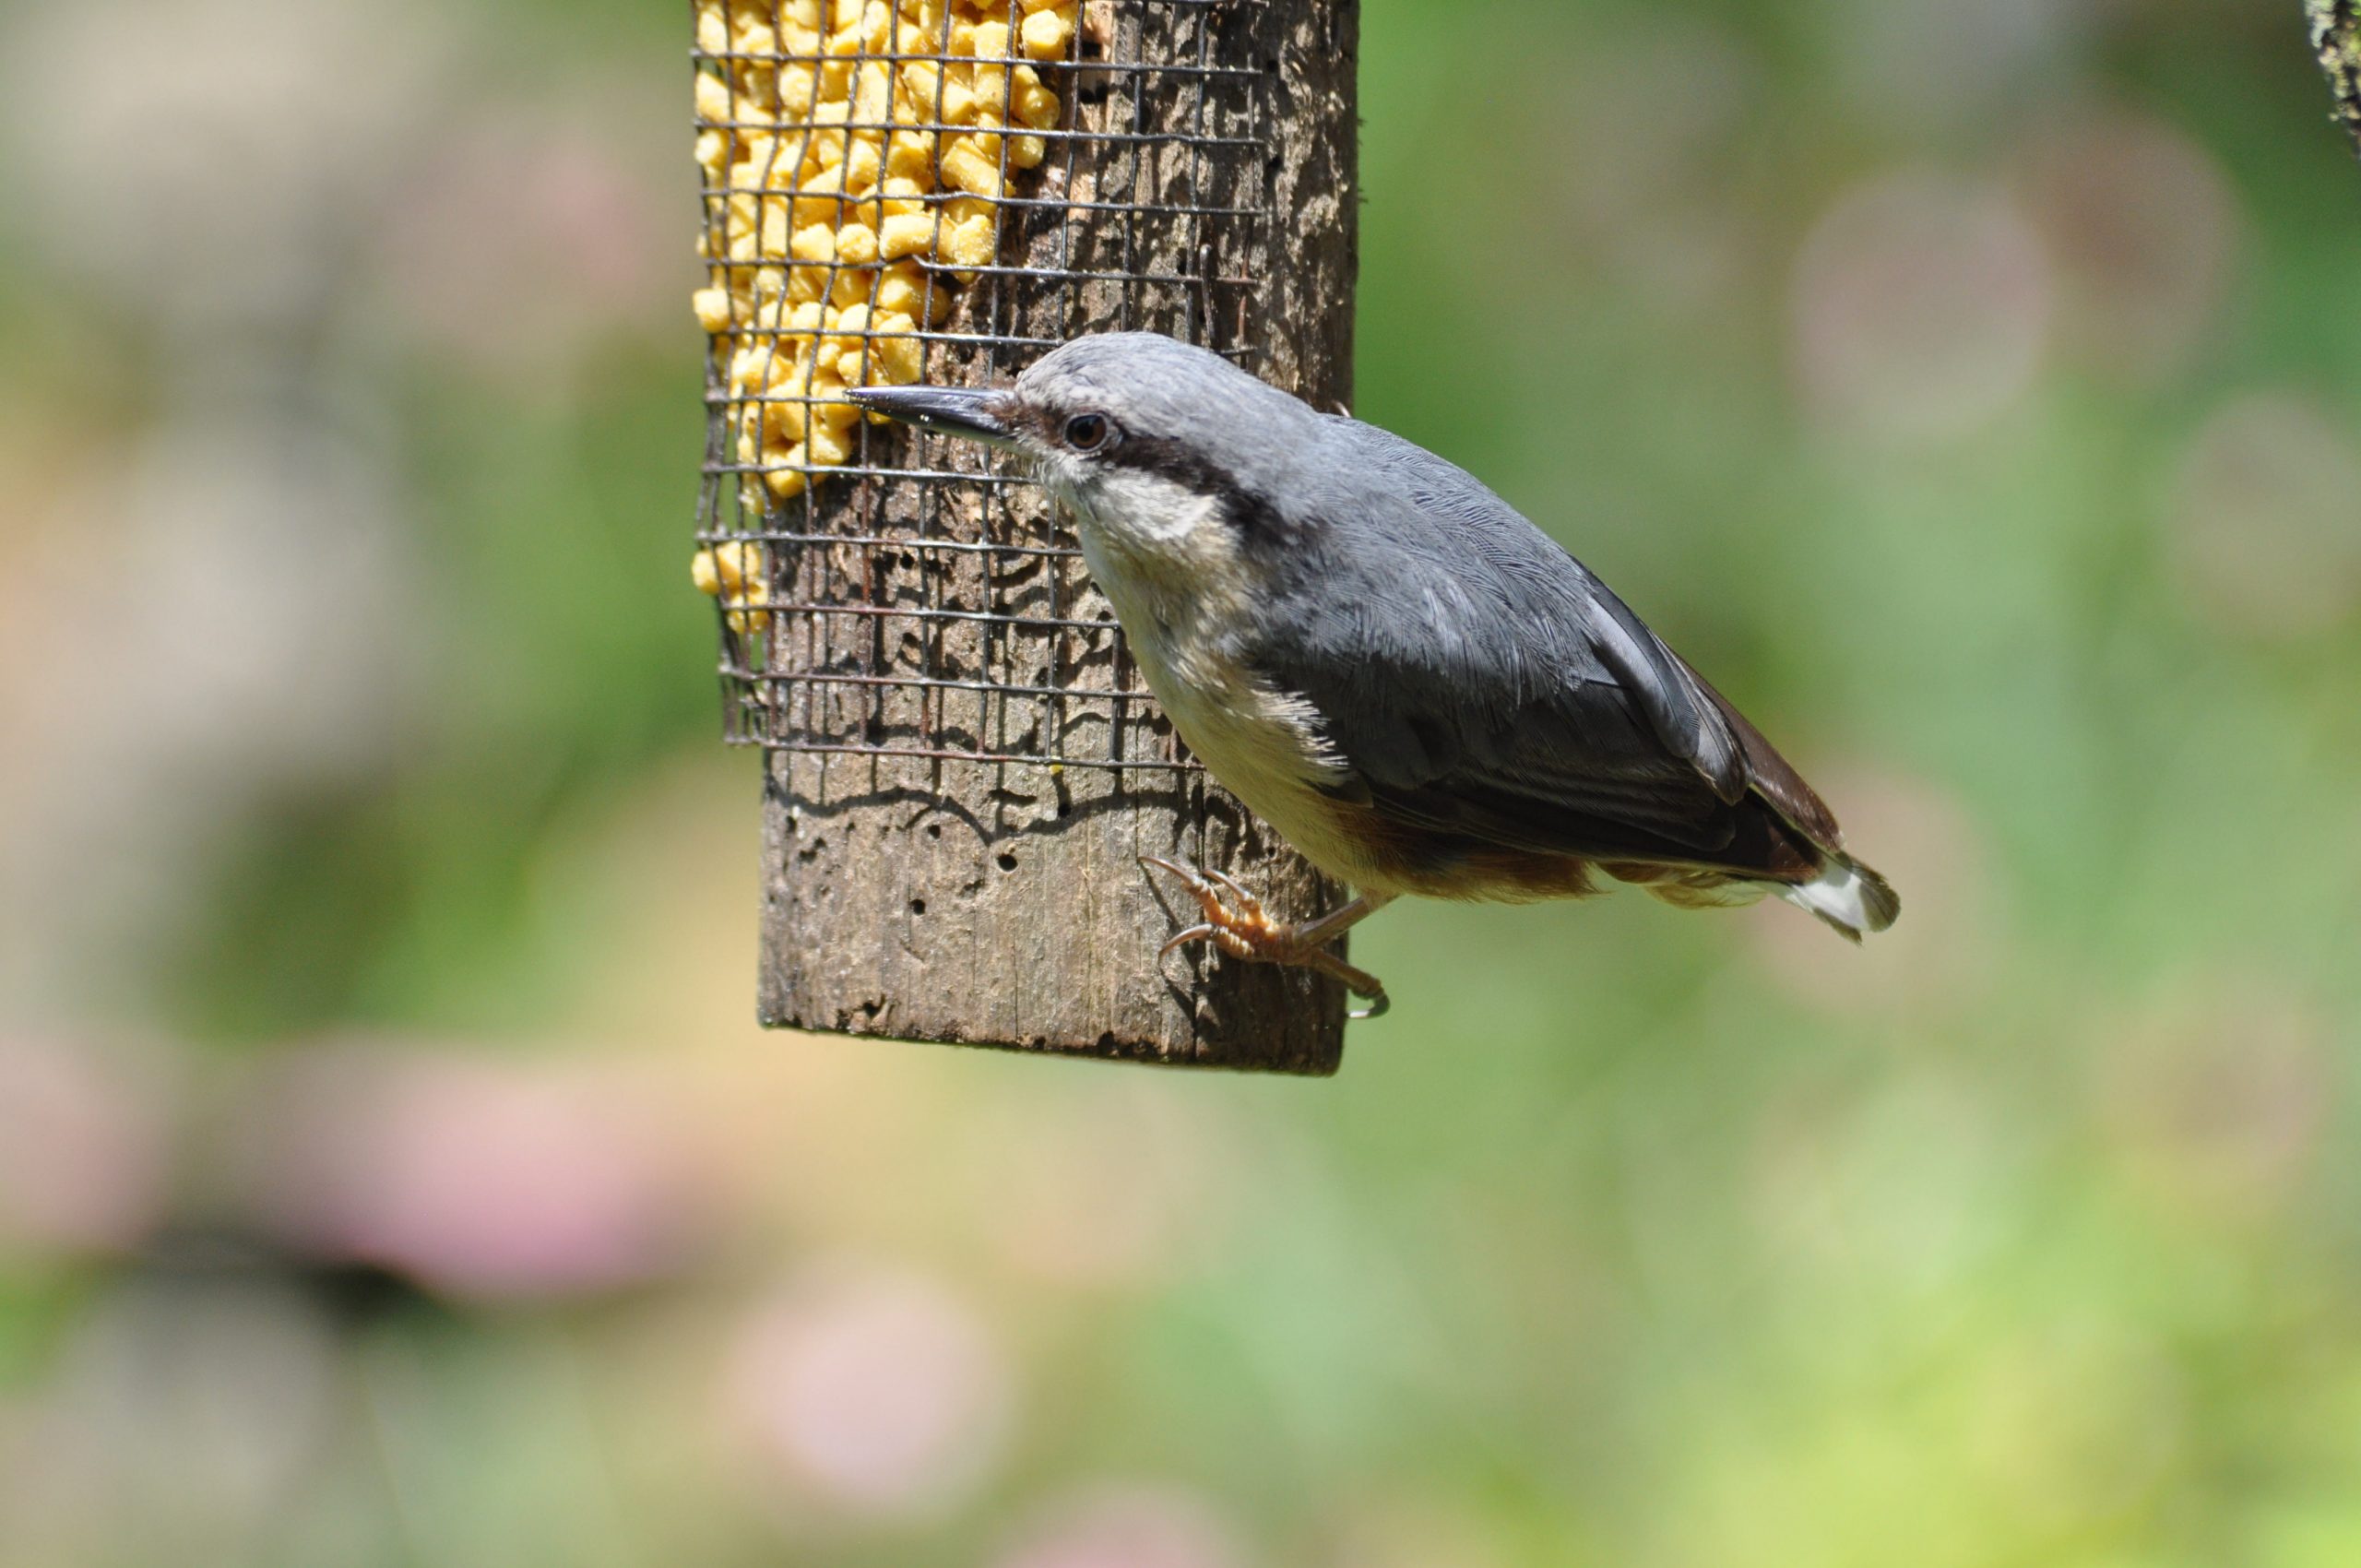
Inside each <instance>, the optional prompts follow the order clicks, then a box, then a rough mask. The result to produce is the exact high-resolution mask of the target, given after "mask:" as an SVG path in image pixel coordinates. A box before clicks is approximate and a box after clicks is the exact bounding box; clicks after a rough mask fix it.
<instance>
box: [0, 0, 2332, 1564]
mask: <svg viewBox="0 0 2361 1568" xmlns="http://www.w3.org/2000/svg"><path fill="white" fill-rule="evenodd" d="M687 22H688V18H687V17H686V14H685V7H682V6H673V5H635V4H624V3H622V0H601V3H597V4H585V3H582V0H477V3H475V4H470V5H459V4H456V3H454V0H434V3H427V4H409V5H390V4H379V5H364V4H362V3H361V0H82V3H76V4H67V3H65V0H45V3H44V0H34V3H25V0H19V4H18V5H17V6H13V7H12V8H10V9H9V10H8V11H7V13H6V15H5V16H0V737H5V740H4V741H0V1568H66V1565H72V1568H82V1565H116V1564H122V1565H133V1564H140V1565H144V1564H162V1563H171V1564H174V1565H175V1568H187V1565H208V1564H223V1565H231V1564H235V1565H241V1568H243V1565H266V1568H267V1565H279V1564H286V1565H290V1568H294V1565H302V1568H314V1565H341V1564H355V1565H374V1564H381V1563H382V1564H388V1565H397V1564H418V1565H433V1568H441V1565H445V1564H449V1565H473V1564H486V1565H492V1564H497V1565H500V1568H531V1565H535V1564H552V1565H555V1564H565V1565H568V1568H575V1565H586V1564H587V1565H591V1568H640V1565H644V1564H645V1565H653V1564H659V1563H661V1564H671V1563H697V1564H741V1563H743V1564H753V1563H777V1562H792V1563H811V1564H829V1565H834V1564H845V1565H852V1568H864V1565H872V1564H873V1565H878V1568H885V1565H893V1568H927V1565H935V1564H941V1565H945V1568H949V1565H955V1564H956V1565H965V1564H988V1565H991V1568H1283V1565H1285V1568H1292V1565H1297V1564H1304V1565H1311V1568H1522V1565H1527V1564H1533V1565H1540V1564H1551V1565H1555V1564H1572V1565H1588V1564H1599V1565H1614V1568H1626V1565H1636V1568H1690V1565H1697V1568H1721V1565H1732V1568H1749V1565H1762V1568H1790V1565H1798V1568H1895V1565H1904V1568H1951V1565H1959V1568H1968V1565H1987V1564H1989V1565H2009V1568H2052V1565H2056V1568H2213V1565H2218V1564H2236V1565H2256V1568H2343V1565H2349V1564H2353V1563H2356V1562H2361V1167H2357V1166H2356V1162H2355V1158H2354V1146H2353V1134H2354V1111H2353V1106H2354V1089H2355V1082H2354V1079H2355V1063H2356V1057H2357V1055H2361V1053H2357V1052H2356V1047H2361V961H2356V933H2357V932H2361V789H2356V787H2355V777H2356V774H2357V773H2361V167H2356V166H2355V162H2354V160H2353V157H2352V154H2351V150H2350V148H2347V147H2346V146H2345V145H2343V141H2342V140H2341V138H2340V137H2338V136H2337V135H2336V134H2335V133H2334V132H2333V131H2332V130H2331V127H2330V126H2329V125H2328V124H2327V121H2326V112H2327V100H2326V96H2325V92H2324V89H2323V88H2322V85H2321V83H2320V82H2319V80H2318V79H2317V77H2316V75H2315V73H2314V71H2313V68H2312V65H2311V63H2310V61H2309V59H2308V55H2307V53H2306V51H2305V48H2304V41H2303V37H2302V29H2301V21H2300V15H2299V7H2298V6H2296V0H2280V3H2274V4H2260V3H2258V0H2142V3H2137V4H2122V3H2103V0H1978V3H1975V4H1962V3H1959V0H1804V3H1798V4H1788V5H1776V6H1774V5H1769V4H1760V3H1740V0H1717V3H1704V0H1701V3H1695V4H1682V5H1674V6H1652V5H1640V4H1636V3H1634V4H1618V5H1609V4H1573V3H1569V0H1529V3H1525V4H1513V3H1510V0H1481V3H1479V0H1423V3H1417V4H1414V3H1411V0H1372V3H1371V4H1370V6H1368V13H1367V17H1366V30H1367V31H1366V53H1365V56H1364V71H1363V78H1362V91H1363V100H1362V105H1363V112H1364V114H1365V117H1366V120H1367V127H1366V133H1365V143H1364V147H1365V151H1364V158H1365V163H1364V168H1365V173H1366V195H1367V206H1366V208H1365V221H1366V227H1365V231H1364V247H1363V255H1364V259H1365V274H1364V279H1363V286H1362V291H1361V307H1360V399H1359V402H1360V411H1362V412H1363V413H1364V414H1366V415H1367V416H1368V417H1370V418H1371V419H1374V420H1376V421H1378V422H1382V423H1385V424H1388V425H1391V426H1393V427H1394V428H1395V429H1397V430H1400V431H1402V432H1403V433H1405V434H1408V435H1410V436H1412V437H1414V438H1416V439H1418V440H1420V441H1423V442H1425V443H1427V444H1429V445H1433V446H1435V447H1437V448H1439V449H1441V450H1442V451H1443V452H1444V453H1446V454H1447V455H1449V456H1451V457H1453V458H1455V459H1457V460H1459V461H1461V462H1462V463H1464V464H1465V465H1466V466H1468V467H1470V468H1472V469H1475V470H1476V471H1477V473H1479V474H1481V475H1483V476H1484V477H1485V478H1486V479H1488V480H1489V481H1491V482H1492V483H1493V484H1494V485H1495V486H1496V487H1498V488H1499V489H1501V491H1502V492H1504V493H1506V494H1507V495H1508V496H1509V497H1510V498H1511V499H1512V500H1513V501H1515V502H1517V503H1518V504H1519V505H1522V506H1524V507H1525V509H1526V510H1527V511H1529V512H1530V513H1531V514H1532V515H1533V516H1534V517H1536V518H1537V519H1539V520H1540V521H1541V522H1542V523H1543V524H1544V525H1545V526H1546V527H1548V528H1549V529H1552V530H1554V531H1556V532H1557V533H1558V534H1559V535H1560V537H1561V538H1563V539H1565V540H1567V541H1568V542H1569V543H1570V544H1572V545H1573V546H1574V547H1575V548H1576V549H1577V550H1578V551H1580V552H1581V553H1582V554H1583V555H1584V558H1585V559H1586V560H1588V561H1589V563H1590V564H1592V565H1593V566H1595V567H1596V568H1597V569H1598V570H1599V571H1600V572H1601V573H1602V574H1603V575H1604V576H1607V578H1608V580H1609V581H1611V582H1613V583H1615V584H1616V585H1617V586H1618V587H1619V588H1620V589H1621V590H1622V592H1623V593H1624V595H1625V597H1627V598H1628V599H1630V600H1631V602H1632V603H1633V604H1634V605H1635V606H1637V607H1638V608H1639V609H1640V610H1641V611H1642V612H1643V613H1644V614H1647V615H1648V616H1649V617H1651V618H1652V619H1653V620H1654V621H1655V624H1656V625H1657V626H1658V627H1659V628H1660V629H1661V630H1663V631H1664V632H1665V634H1666V635H1667V637H1668V639H1670V640H1671V641H1672V642H1674V643H1675V645H1676V646H1678V647H1681V648H1682V649H1683V650H1684V651H1685V652H1687V653H1688V654H1689V656H1690V657H1691V659H1693V660H1694V661H1695V662H1697V663H1698V664H1699V665H1700V666H1701V667H1702V668H1703V669H1704V670H1705V671H1708V672H1709V673H1710V674H1711V675H1712V676H1713V677H1714V680H1715V681H1716V682H1718V683H1721V684H1722V685H1723V686H1724V687H1725V688H1726V690H1727V691H1729V693H1730V694H1731V695H1733V696H1734V697H1736V698H1738V700H1739V701H1740V702H1742V703H1743V704H1745V705H1746V706H1747V707H1749V708H1750V710H1752V711H1753V712H1754V713H1755V714H1756V716H1757V717H1758V719H1760V720H1761V721H1762V724H1763V726H1764V728H1765V729H1767V730H1768V731H1770V732H1771V733H1772V734H1773V735H1774V736H1776V737H1778V738H1779V739H1780V740H1781V741H1782V742H1783V743H1784V744H1786V746H1787V748H1788V749H1789V750H1790V751H1791V752H1792V753H1793V754H1796V755H1797V758H1798V760H1799V761H1800V762H1802V763H1803V764H1804V765H1805V766H1806V769H1807V771H1808V772H1809V773H1810V774H1811V775H1812V776H1813V777H1814V778H1816V779H1817V780H1819V781H1820V782H1821V785H1822V787H1823V788H1824V789H1825V790H1826V791H1827V792H1828V793H1829V795H1830V796H1831V798H1832V799H1833V801H1834V802H1836V804H1837V806H1838V808H1839V810H1840V811H1842V812H1843V813H1844V814H1845V820H1846V823H1847V825H1848V827H1849V828H1850V830H1851V834H1852V837H1853V841H1854V842H1855V844H1856V845H1857V846H1858V847H1859V848H1860V849H1862V850H1863V851H1864V852H1865V853H1866V854H1867V855H1868V856H1869V858H1870V859H1872V860H1873V861H1875V862H1876V863H1877V864H1879V865H1880V866H1881V867H1883V868H1884V869H1885V870H1886V871H1887V872H1889V873H1891V874H1892V877H1893V879H1894V881H1895V882H1896V884H1897V885H1899V886H1900V887H1901V889H1902V890H1903V893H1904V899H1905V912H1904V920H1903V922H1902V924H1901V925H1900V926H1899V927H1898V928H1897V929H1896V930H1895V931H1894V932H1892V935H1891V936H1890V937H1889V938H1887V939H1884V940H1881V941H1877V942H1873V943H1871V944H1869V946H1868V947H1867V948H1866V949H1864V950H1861V951H1858V952H1855V951H1851V950H1848V949H1846V948H1845V946H1844V945H1843V944H1839V943H1836V942H1833V941H1831V940H1829V939H1828V938H1827V936H1826V933H1824V932H1821V931H1820V930H1819V929H1818V928H1817V927H1816V926H1815V925H1813V923H1812V922H1810V921H1806V920H1804V919H1802V918H1801V917H1800V916H1798V915H1797V914H1796V913H1795V912H1794V911H1792V910H1786V909H1777V908H1774V909H1764V910H1758V911H1750V912H1748V913H1744V914H1714V915H1696V914H1681V913H1678V912H1675V911H1672V910H1668V909H1663V908H1660V907H1658V906H1656V905H1655V904H1654V903H1653V902H1652V901H1650V900H1647V899H1645V898H1643V897H1637V896H1634V895H1631V894H1624V895H1621V896H1618V897H1613V898H1610V899H1607V900H1603V901H1600V902H1596V903H1593V904H1589V905H1585V906H1582V907H1551V908H1538V909H1511V910H1500V909H1459V908H1445V907H1437V906H1429V907H1419V908H1410V907H1406V906H1405V907H1399V908H1397V909H1394V910H1393V911H1391V912H1389V913H1388V914H1387V915H1385V916H1384V917H1383V918H1382V919H1381V920H1379V921H1375V922H1373V923H1372V924H1370V926H1368V927H1366V928H1365V934H1361V933H1357V934H1356V936H1355V938H1354V952H1355V955H1356V956H1357V957H1358V958H1359V959H1360V960H1362V961H1364V962H1366V963H1367V964H1369V965H1370V967H1371V968H1374V969H1376V970H1377V971H1378V972H1380V973H1382V974H1383V975H1385V976H1386V978H1387V979H1388V980H1389V981H1390V982H1391V984H1392V987H1393V990H1394V996H1395V998H1396V999H1397V1001H1396V1005H1395V1009H1394V1014H1393V1016H1390V1017H1389V1018H1387V1019H1386V1020H1385V1021H1384V1022H1383V1023H1382V1024H1381V1025H1376V1026H1372V1027H1366V1028H1361V1029H1359V1030H1358V1032H1357V1033H1356V1035H1355V1037H1354V1041H1353V1045H1352V1048H1351V1050H1350V1051H1349V1052H1348V1054H1347V1065H1346V1069H1345V1071H1344V1073H1343V1075H1342V1076H1340V1077H1339V1078H1337V1079H1335V1080H1334V1081H1333V1082H1325V1083H1299V1082H1273V1081H1259V1080H1250V1079H1235V1078H1207V1077H1196V1076H1175V1075H1157V1074H1153V1073H1150V1072H1146V1071H1143V1070H1129V1069H1113V1068H1107V1067H1101V1066H1095V1065H1085V1064H1079V1063H1056V1062H1042V1061H1033V1060H1026V1059H1019V1058H1013V1057H1003V1056H997V1055H991V1054H984V1053H969V1052H961V1051H949V1050H934V1049H922V1048H918V1047H910V1046H899V1045H888V1044H880V1043H874V1042H857V1041H847V1040H842V1039H802V1038H794V1037H788V1036H765V1035H763V1034H761V1033H759V1032H758V1031H756V1030H755V1029H754V1028H753V1027H752V1026H751V1023H750V1022H749V1019H750V1016H751V1013H752V999H753V924H754V913H755V892H754V885H755V881H754V879H755V863H754V862H755V850H756V838H755V827H756V802H757V787H756V768H755V763H754V759H753V757H751V756H749V755H746V754H740V753H730V752H726V751H725V750H724V748H723V747H722V746H721V745H720V744H719V743H718V713H717V703H716V700H715V692H714V683H713V678H712V675H711V672H710V671H711V660H712V657H713V651H712V642H713V622H712V612H711V609H710V607H709V605H708V604H707V603H706V601H704V600H700V599H699V598H698V597H697V596H696V595H695V594H694V593H693V592H692V591H691V590H690V588H689V587H688V583H687V570H686V568H687V559H688V554H689V548H690V542H689V532H690V527H691V521H690V510H691V505H692V502H693V498H694V467H695V462H696V457H697V454H698V452H699V450H700V448H701V444H702V439H703V433H702V410H701V409H700V406H699V386H700V369H699V361H698V339H697V336H696V333H695V330H694V326H693V323H692V321H691V317H690V315H689V310H688V294H689V291H690V290H691V288H692V287H693V286H694V279H695V272H694V265H693V261H692V257H691V254H690V248H689V247H690V241H691V237H692V235H693V232H694V224H695V211H696V208H695V203H694V169H693V167H692V165H691V162H690V160H689V145H688V144H689V133H688V129H687V126H688V120H689V107H688V69H687V66H686V64H685V53H686V50H687V46H688V42H689V38H688V25H687Z"/></svg>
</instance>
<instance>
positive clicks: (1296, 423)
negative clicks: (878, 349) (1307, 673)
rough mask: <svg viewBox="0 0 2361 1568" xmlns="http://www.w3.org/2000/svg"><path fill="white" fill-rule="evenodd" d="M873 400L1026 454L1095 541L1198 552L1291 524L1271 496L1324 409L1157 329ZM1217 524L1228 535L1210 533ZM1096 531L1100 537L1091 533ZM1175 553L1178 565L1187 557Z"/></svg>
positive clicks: (873, 394)
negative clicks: (990, 376) (1014, 372)
mask: <svg viewBox="0 0 2361 1568" xmlns="http://www.w3.org/2000/svg"><path fill="white" fill-rule="evenodd" d="M849 396H850V397H851V398H852V399H853V400H854V401H855V402H858V403H860V405H861V406H862V407H864V408H868V409H872V410H876V411H877V412H879V413H882V414H885V415H888V416H890V417H892V418H894V419H897V420H901V421H903V422H907V423H909V424H914V425H918V426H920V427H922V428H924V429H927V430H932V431H937V432H940V433H942V434H946V435H954V436H962V437H966V438H967V439H969V440H975V441H981V442H985V443H988V444H989V445H994V446H998V447H1002V448H1003V449H1005V450H1008V451H1011V452H1013V453H1015V454H1016V455H1018V456H1019V457H1021V458H1022V459H1024V460H1025V461H1026V463H1028V464H1029V466H1030V467H1031V468H1032V469H1033V471H1034V474H1035V476H1036V477H1037V478H1038V480H1039V481H1040V482H1041V483H1042V484H1043V485H1044V486H1046V487H1047V488H1048V489H1049V490H1050V492H1051V493H1053V494H1055V495H1056V496H1057V497H1058V498H1059V499H1060V500H1061V501H1062V502H1064V503H1065V504H1066V505H1068V506H1069V507H1071V508H1072V509H1073V511H1074V514H1075V517H1076V520H1077V523H1078V524H1079V526H1080V527H1081V528H1082V529H1083V530H1084V535H1085V542H1086V543H1094V542H1096V543H1102V544H1105V545H1107V546H1108V547H1109V552H1118V551H1119V552H1122V553H1124V554H1127V555H1132V556H1134V557H1137V558H1139V560H1138V564H1139V565H1140V566H1142V567H1149V566H1152V565H1154V564H1157V563H1156V561H1155V558H1156V557H1159V556H1174V557H1180V556H1186V557H1190V558H1192V559H1193V560H1194V561H1195V562H1196V563H1197V564H1203V558H1204V554H1205V553H1206V552H1207V551H1209V550H1212V549H1214V548H1215V547H1216V546H1219V547H1220V548H1221V549H1222V550H1223V551H1224V552H1236V550H1237V549H1238V548H1239V547H1240V542H1241V541H1240V539H1239V538H1238V537H1236V536H1238V535H1240V534H1241V533H1243V532H1245V531H1247V530H1249V529H1253V528H1260V529H1264V530H1265V531H1268V530H1270V529H1275V528H1277V527H1279V526H1281V525H1280V522H1279V518H1278V515H1277V509H1276V508H1275V506H1274V505H1273V504H1272V496H1273V494H1274V493H1275V490H1276V489H1277V486H1278V484H1279V483H1280V482H1282V481H1283V480H1284V476H1285V474H1286V473H1287V470H1288V469H1289V466H1290V464H1291V463H1292V462H1294V461H1295V460H1296V459H1297V457H1298V455H1299V454H1300V453H1301V452H1302V450H1303V448H1304V447H1305V445H1307V444H1308V443H1309V442H1310V441H1311V439H1313V438H1314V436H1315V434H1316V432H1317V429H1318V426H1319V424H1320V416H1319V415H1317V414H1315V413H1313V412H1312V410H1310V409H1309V408H1307V407H1305V406H1304V405H1303V404H1302V403H1300V402H1299V401H1298V400H1297V399H1295V398H1291V397H1289V396H1287V394H1286V393H1284V392H1281V391H1279V390H1278V389H1276V388H1275V387H1272V386H1265V385H1264V383H1262V382H1260V381H1257V380H1256V379H1255V378H1254V377H1253V376H1252V375H1250V374H1247V373H1246V372H1244V371H1242V370H1240V369H1239V368H1238V367H1237V366H1236V365H1233V364H1231V363H1230V362H1228V360H1225V359H1223V358H1222V357H1221V356H1220V355H1218V354H1216V353H1212V352H1209V351H1208V350H1204V349H1196V348H1192V347H1190V346H1189V345H1187V344H1185V343H1180V342H1176V341H1174V340H1173V339H1169V338H1163V337H1158V336H1157V335H1156V334H1154V333H1148V332H1110V333H1103V334H1099V335H1097V336H1093V337H1088V338H1077V339H1074V340H1073V341H1071V342H1069V343H1066V344H1064V345H1062V347H1060V348H1058V349H1056V350H1053V351H1051V352H1050V353H1049V354H1046V355H1044V356H1043V357H1042V358H1041V359H1040V360H1038V361H1037V362H1035V363H1034V364H1033V365H1032V367H1031V368H1030V369H1028V370H1026V372H1025V374H1023V375H1020V376H1019V377H1017V379H1016V383H1015V385H1014V386H1005V387H964V386H871V387H862V388H859V389H857V390H855V391H853V392H852V393H851V394H849ZM1214 533H1219V534H1224V535H1228V536H1231V537H1228V538H1226V539H1217V538H1212V537H1206V536H1207V535H1209V534H1214ZM1093 534H1096V535H1097V536H1098V538H1097V540H1093V538H1092V537H1091V536H1092V535H1093ZM1171 564H1173V565H1175V566H1178V565H1179V564H1181V563H1180V561H1179V560H1177V559H1176V560H1174V561H1173V562H1172V563H1171Z"/></svg>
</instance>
